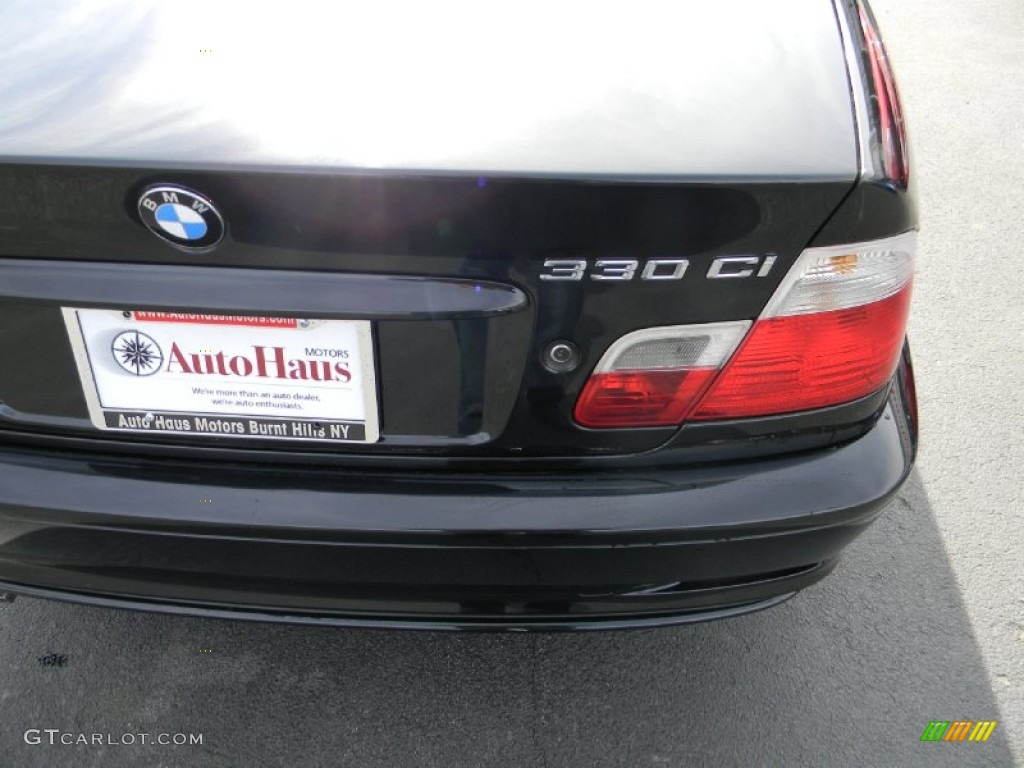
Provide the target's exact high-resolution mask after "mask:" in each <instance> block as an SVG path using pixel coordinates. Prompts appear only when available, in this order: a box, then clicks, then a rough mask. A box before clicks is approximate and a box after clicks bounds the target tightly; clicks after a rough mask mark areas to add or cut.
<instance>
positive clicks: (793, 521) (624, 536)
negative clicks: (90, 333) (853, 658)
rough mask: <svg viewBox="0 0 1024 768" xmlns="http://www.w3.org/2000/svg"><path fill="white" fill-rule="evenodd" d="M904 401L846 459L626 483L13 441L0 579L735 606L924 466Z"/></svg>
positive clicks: (369, 607)
mask: <svg viewBox="0 0 1024 768" xmlns="http://www.w3.org/2000/svg"><path fill="white" fill-rule="evenodd" d="M901 384H903V385H902V386H901ZM911 397H912V395H911ZM907 403H908V390H907V387H906V386H905V382H903V381H902V374H901V376H898V377H897V384H896V386H893V387H892V390H891V393H890V396H889V400H888V402H887V404H886V406H885V409H884V411H883V413H882V416H881V418H879V420H878V421H877V422H876V423H875V425H874V426H873V427H872V428H871V429H870V431H868V432H867V433H866V434H865V435H863V436H862V437H861V438H859V439H857V440H854V441H852V442H849V443H847V444H845V445H842V446H840V447H836V448H831V449H828V450H824V451H816V452H810V453H804V454H799V455H794V456H788V457H782V458H773V459H768V460H757V461H745V462H735V463H730V464H727V465H710V466H698V467H689V468H684V469H664V468H661V469H655V468H652V469H644V470H632V471H629V472H625V471H622V472H613V471H608V472H595V471H593V470H589V471H579V472H575V473H571V472H560V473H557V474H555V473H552V474H539V473H534V474H525V473H515V474H514V473H508V474H500V475H499V474H494V473H472V474H467V473H460V474H458V475H455V474H451V473H432V474H428V473H411V472H405V473H394V472H391V473H388V474H381V475H375V474H372V473H368V472H360V473H358V474H357V473H352V474H346V473H342V472H339V471H337V470H330V471H328V470H316V469H313V468H309V469H298V468H296V469H291V470H282V469H281V468H274V469H273V470H268V469H266V468H262V469H261V468H254V467H246V466H223V465H218V466H210V465H207V464H202V463H198V462H197V463H188V462H181V461H168V460H162V461H155V460H152V459H131V458H125V457H99V456H91V455H90V456H82V455H71V454H55V453H52V452H38V451H29V450H14V449H4V450H0V589H5V590H8V591H11V592H15V593H23V594H29V595H37V596H44V597H56V598H60V599H66V600H73V601H78V602H84V603H94V604H103V605H112V606H118V607H131V608H142V609H148V610H161V611H168V612H176V613H190V614H197V615H213V616H222V617H223V616H228V617H233V618H249V619H259V620H277V621H292V622H308V623H328V624H340V625H352V626H376V627H402V628H405V627H419V628H429V629H453V628H490V629H523V628H536V629H587V628H619V627H627V626H650V625H661V624H675V623H685V622H689V621H698V620H706V619H709V618H719V617H722V616H729V615H735V614H737V613H743V612H747V611H751V610H756V609H758V608H762V607H766V606H768V605H772V604H775V603H778V602H781V601H782V600H784V599H786V598H787V597H789V596H790V595H792V594H793V593H794V592H796V591H797V590H799V589H802V588H803V587H806V586H808V585H810V584H812V583H814V582H815V581H817V580H818V579H820V578H822V577H823V576H824V575H825V574H827V573H828V571H829V570H830V569H831V568H832V567H833V565H834V564H835V562H836V560H837V558H838V556H839V554H840V552H841V551H842V549H843V548H844V547H845V546H846V545H847V544H848V543H849V542H850V541H851V540H852V539H853V538H855V537H856V536H857V535H858V534H859V533H860V532H861V531H862V530H863V529H864V528H865V527H866V526H867V525H868V524H869V523H870V522H871V521H872V520H873V519H874V518H875V517H876V516H877V515H878V514H879V513H880V512H881V511H882V509H883V508H884V506H885V504H886V503H887V502H888V501H889V499H890V498H891V497H892V495H893V494H894V493H895V492H896V491H897V490H898V489H899V487H900V486H901V484H902V483H903V482H904V480H905V479H906V477H907V475H908V473H909V471H910V468H911V465H912V462H913V456H914V447H915V443H916V432H915V424H914V415H913V413H912V402H911V411H908V408H907V407H906V405H907Z"/></svg>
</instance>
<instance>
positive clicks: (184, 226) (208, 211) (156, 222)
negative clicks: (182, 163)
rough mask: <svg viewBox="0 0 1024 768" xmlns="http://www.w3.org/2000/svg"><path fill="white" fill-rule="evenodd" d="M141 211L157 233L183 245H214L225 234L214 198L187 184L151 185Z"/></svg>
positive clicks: (144, 197) (141, 217) (191, 248)
mask: <svg viewBox="0 0 1024 768" xmlns="http://www.w3.org/2000/svg"><path fill="white" fill-rule="evenodd" d="M138 210H139V218H140V219H142V223H143V224H145V225H146V226H147V227H148V228H149V230H150V231H151V232H152V233H153V234H155V235H159V236H160V237H161V238H163V239H164V240H166V241H167V242H169V243H171V244H173V245H176V246H178V247H179V248H186V249H188V250H196V249H200V248H212V247H213V246H215V245H216V244H217V243H219V242H220V240H221V238H222V237H224V220H223V219H222V218H221V216H220V213H219V212H218V211H217V208H216V207H215V206H214V204H213V202H212V201H211V200H210V198H208V197H206V196H205V195H201V194H199V193H198V192H193V191H192V190H191V189H186V188H185V187H178V186H173V185H161V186H156V187H149V188H148V189H146V190H145V191H144V192H143V193H142V195H141V196H140V197H139V205H138Z"/></svg>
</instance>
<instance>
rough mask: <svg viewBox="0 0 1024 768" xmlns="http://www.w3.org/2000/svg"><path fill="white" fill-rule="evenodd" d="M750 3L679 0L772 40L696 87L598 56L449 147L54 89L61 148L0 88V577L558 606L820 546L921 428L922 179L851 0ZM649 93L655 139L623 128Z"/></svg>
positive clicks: (843, 539) (433, 615)
mask: <svg viewBox="0 0 1024 768" xmlns="http://www.w3.org/2000/svg"><path fill="white" fill-rule="evenodd" d="M736 4H737V5H745V4H744V3H743V2H742V0H737V3H736ZM69 5H71V4H70V3H69ZM812 5H813V6H815V8H814V10H813V11H811V10H809V9H810V7H811V6H812ZM753 7H756V6H753ZM680 13H683V12H682V11H681V12H680ZM689 13H691V14H695V12H689ZM750 13H751V15H750V17H749V18H747V20H746V21H735V20H733V21H730V19H729V18H728V17H729V14H728V12H727V11H726V10H721V11H709V12H708V14H709V15H708V16H707V17H706V18H704V19H701V18H700V14H696V15H694V16H693V18H691V19H690V21H691V22H693V23H696V22H698V21H703V23H704V24H705V25H706V27H707V32H708V36H709V39H711V40H714V39H718V38H720V37H721V36H723V35H728V34H729V32H730V24H734V25H735V26H734V27H732V31H733V33H734V34H735V36H736V39H737V40H739V41H756V40H760V39H761V38H763V37H768V38H771V39H773V40H775V41H776V42H777V44H778V49H777V50H781V51H782V53H781V54H780V53H778V52H777V50H776V49H772V48H771V47H770V46H769V47H768V48H765V49H764V50H762V49H760V48H757V47H752V48H750V50H749V51H748V52H747V56H746V60H745V61H744V62H743V64H744V66H743V67H741V66H739V65H738V64H733V65H731V66H730V67H724V65H723V67H724V68H723V71H722V72H720V73H719V75H718V77H719V78H720V79H721V80H722V83H721V85H720V88H719V89H718V90H712V91H709V90H708V89H707V87H706V84H705V83H704V80H705V79H706V78H701V79H698V78H696V77H692V76H691V77H692V80H690V81H686V82H690V83H691V84H690V85H686V84H685V83H684V85H683V86H680V88H679V92H678V93H666V92H662V91H659V88H661V87H662V86H659V85H657V83H653V84H651V85H649V86H648V87H647V89H646V90H645V89H644V88H643V87H641V86H642V84H640V85H637V87H636V92H635V93H633V94H632V95H631V96H630V97H629V98H624V99H623V98H622V96H621V94H619V95H618V96H616V92H615V91H614V89H610V90H607V92H606V93H605V92H602V93H603V95H602V99H606V100H611V98H612V96H616V98H620V99H622V102H621V103H620V104H619V105H618V106H617V107H616V109H618V110H619V111H618V112H617V113H616V115H617V121H613V122H614V126H613V128H614V130H612V129H610V128H608V126H597V127H595V128H593V129H592V130H589V132H588V130H585V126H587V125H588V123H587V119H586V114H584V113H581V115H582V118H581V119H580V120H579V121H577V122H574V123H573V124H572V126H571V128H572V130H568V126H567V125H564V126H562V127H558V126H554V125H549V126H548V128H547V131H548V133H541V134H538V136H541V137H542V138H537V137H534V138H533V139H531V138H530V136H529V134H528V132H527V133H523V134H516V135H514V136H512V138H511V139H508V138H506V139H505V141H506V143H505V144H501V143H500V142H498V140H497V139H495V143H496V147H497V148H496V149H488V150H487V152H490V153H491V154H489V155H488V154H486V153H485V154H480V152H483V150H479V151H477V150H474V151H475V152H477V154H473V152H471V151H469V150H467V151H466V154H465V155H459V156H452V157H453V158H454V159H450V160H449V162H448V163H447V164H445V163H444V162H443V153H442V154H437V152H438V150H437V147H438V146H441V145H440V144H437V143H436V142H435V143H431V141H429V140H428V139H426V138H425V139H424V140H423V141H422V142H421V143H420V145H417V144H416V142H411V144H412V146H413V147H414V148H417V147H418V151H419V152H420V154H419V155H415V154H413V155H409V156H408V157H412V158H413V161H410V160H408V159H406V160H404V161H397V160H396V161H394V162H393V164H391V165H387V164H385V165H382V166H381V167H371V166H372V164H370V163H368V164H365V165H362V166H361V165H359V164H353V163H352V162H350V161H347V160H343V159H341V158H342V156H343V155H344V154H345V152H348V151H349V149H348V148H346V147H345V146H343V145H342V143H340V140H339V143H338V145H337V146H338V153H337V156H336V157H334V158H333V159H332V158H324V159H322V160H321V161H318V162H314V161H312V160H310V159H309V158H308V157H306V156H304V155H303V147H301V146H300V145H299V144H296V146H295V148H294V150H293V151H292V153H291V154H287V153H284V154H282V153H277V154H274V153H273V152H264V151H263V150H262V149H260V150H255V149H251V148H249V147H248V146H247V145H242V146H241V147H240V148H239V147H238V146H234V145H232V148H231V149H221V148H220V147H221V145H220V144H217V142H214V143H213V144H210V145H207V144H204V143H203V142H198V143H196V144H194V145H190V143H189V142H190V141H196V140H197V139H198V137H199V136H200V134H197V133H195V131H194V129H193V128H192V127H191V126H192V123H191V122H189V120H188V119H186V118H187V115H184V116H180V117H177V118H174V117H172V118H168V119H169V122H168V123H167V124H166V125H162V126H160V127H159V128H158V130H157V133H158V134H159V136H160V138H161V141H162V142H163V143H162V144H153V145H152V146H150V145H145V146H143V145H137V144H133V143H132V142H133V139H131V138H126V137H125V134H123V133H121V132H119V131H117V130H108V129H106V128H102V129H98V128H95V127H94V128H92V129H91V130H92V133H91V134H90V137H89V139H88V140H87V141H79V139H78V137H77V136H76V135H75V134H74V132H73V131H72V130H71V129H70V126H69V125H65V123H67V122H68V121H73V119H74V116H75V114H76V110H83V109H84V110H85V111H84V112H82V113H81V114H83V115H86V116H87V115H88V109H87V108H83V107H82V106H81V105H78V104H71V105H67V106H66V108H65V109H64V110H63V112H62V111H61V109H60V108H59V106H58V105H57V104H56V103H55V104H54V106H53V110H52V111H51V112H45V111H44V112H37V113H35V118H36V120H37V121H38V122H39V135H40V136H44V137H45V136H52V135H54V132H56V133H57V134H59V136H60V137H61V138H60V139H59V140H58V141H57V142H56V145H55V146H49V147H48V146H45V145H44V144H43V142H42V139H40V140H38V141H36V140H34V139H33V138H32V133H31V128H32V126H31V124H30V123H29V122H28V121H27V120H24V119H23V120H21V122H19V120H18V118H17V117H15V118H11V119H9V121H8V123H7V125H6V126H4V125H2V124H0V159H2V162H3V164H2V165H0V361H3V362H2V366H3V367H2V368H0V586H3V588H4V589H6V590H9V591H11V592H15V593H24V594H35V595H42V596H53V597H60V598H64V599H72V600H81V601H86V602H93V603H106V604H114V605H122V606H126V607H142V608H157V609H160V610H168V611H182V612H199V613H212V614H218V613H219V614H223V615H232V616H238V617H249V618H269V617H272V618H275V619H281V620H291V621H313V622H321V621H327V622H336V623H346V624H368V625H375V626H431V627H438V626H441V627H546V628H570V627H571V628H584V627H615V626H637V625H647V624H663V623H678V622H682V621H691V620H699V619H706V618H711V617H717V616H724V615H731V614H735V613H740V612H744V611H749V610H753V609H756V608H758V607H763V606H766V605H770V604H773V603H776V602H778V601H780V600H782V599H785V598H786V597H788V596H790V595H791V594H793V593H794V592H795V591H797V590H799V589H800V588H803V587H805V586H807V585H809V584H811V583H813V582H814V581H816V580H817V579H819V578H821V577H822V576H824V575H825V574H826V573H827V572H828V571H829V570H830V569H831V568H832V567H833V566H834V564H835V562H836V559H837V558H838V556H839V553H840V551H841V550H842V548H843V546H845V544H846V543H847V542H848V541H849V540H851V539H852V538H853V537H855V536H856V535H857V534H858V533H859V532H860V531H861V530H863V528H864V526H866V525H867V524H868V523H870V521H871V520H872V519H873V518H874V517H875V516H876V515H877V514H879V513H880V512H881V510H882V509H883V507H884V505H885V503H886V502H887V501H888V500H889V498H890V497H891V496H892V494H894V493H895V492H896V491H897V489H898V488H899V486H900V485H901V484H902V482H903V481H904V480H905V478H906V476H907V474H908V472H909V470H910V466H911V464H912V461H913V455H914V449H915V445H916V430H917V424H916V405H915V401H914V395H913V376H912V369H911V367H910V359H909V352H908V350H907V347H906V344H905V341H904V334H905V325H906V313H907V311H908V307H909V298H910V285H911V275H912V270H913V263H914V250H915V243H914V237H913V230H914V229H915V228H916V213H915V208H914V204H913V196H912V187H911V180H910V178H909V175H908V170H907V157H906V147H905V138H904V136H903V128H902V114H901V112H900V110H899V104H898V98H897V96H896V94H895V90H894V87H893V84H892V79H891V74H890V73H889V71H888V65H887V62H886V61H885V58H884V50H883V49H881V47H880V44H878V43H877V39H876V38H875V36H876V35H877V33H876V32H875V30H874V26H873V22H872V21H871V18H870V15H869V13H868V12H867V10H866V8H864V7H863V6H862V5H861V4H860V3H854V2H851V3H837V5H836V8H835V9H833V8H831V7H829V6H828V4H822V3H816V4H810V3H809V4H808V8H807V9H803V15H801V14H799V13H797V12H796V11H795V10H794V11H792V12H786V13H781V15H777V16H771V15H766V14H764V12H763V10H762V11H754V10H751V11H750ZM603 23H604V24H606V25H607V28H606V33H607V34H611V31H610V30H612V29H613V28H614V26H615V23H616V22H615V19H612V18H608V19H604V20H603ZM160 29H161V27H160V25H159V24H156V23H155V22H154V21H153V19H152V18H150V17H148V16H146V17H140V18H139V19H138V21H137V22H136V26H135V27H132V28H131V29H129V30H124V31H123V34H129V33H131V35H132V39H135V37H137V36H145V35H149V36H150V37H149V38H147V39H151V40H156V41H157V42H155V43H154V44H158V43H159V34H160V31H159V30H160ZM716 35H717V36H718V37H716ZM29 37H30V39H31V35H30V36H29ZM40 44H41V45H42V43H40ZM752 45H753V44H752ZM584 49H585V50H590V49H589V48H586V46H584ZM591 53H594V52H593V51H591ZM659 55H660V54H659ZM687 55H690V56H692V55H693V54H692V53H691V54H687ZM39 56H40V60H43V59H45V58H46V57H45V56H44V55H43V53H40V54H39ZM95 63H96V66H97V67H98V66H100V64H99V62H98V60H97V61H96V62H95ZM653 63H654V62H652V64H653ZM814 67H818V69H814ZM142 71H143V72H146V71H147V70H146V68H145V67H142ZM528 74H529V73H527V76H528ZM35 76H36V75H31V76H30V75H29V74H27V73H25V74H24V83H26V84H27V83H29V82H31V77H35ZM145 77H148V75H145V76H144V75H137V78H141V79H142V82H143V83H148V82H150V81H149V80H145ZM367 77H370V78H371V79H372V77H373V75H372V74H371V75H367ZM381 77H382V78H385V79H386V75H381ZM495 77H497V75H495ZM765 78H766V79H765ZM556 79H557V78H556ZM654 80H656V81H658V82H661V78H660V76H659V77H658V78H654ZM684 80H685V77H684ZM748 81H749V82H748ZM540 82H542V81H538V88H540V85H539V83H540ZM137 84H138V83H136V85H137ZM297 87H298V86H297ZM304 87H307V88H309V87H311V86H309V85H308V84H307V85H306V86H304ZM353 87H354V86H353ZM765 89H768V91H769V92H770V94H775V95H769V96H766V97H764V98H768V99H769V100H770V101H772V102H773V103H774V107H775V109H776V110H777V111H778V114H769V115H767V116H765V117H764V119H763V123H764V124H763V125H760V126H758V125H753V124H750V123H744V125H745V126H746V127H745V130H744V131H741V132H738V133H736V131H735V125H736V123H735V122H734V121H732V120H731V118H730V115H729V114H722V112H723V108H724V107H725V106H726V105H727V104H729V103H731V102H730V99H732V98H733V97H734V96H737V95H739V94H741V93H746V94H748V97H749V98H754V97H755V95H756V94H758V93H763V92H764V91H765ZM772 89H774V90H772ZM584 90H585V89H584ZM27 92H28V91H27V86H26V88H23V89H22V90H21V91H19V90H17V88H12V89H8V90H7V91H0V98H3V99H5V100H12V101H14V103H15V104H20V103H24V104H28V105H29V107H26V111H27V112H29V113H31V108H30V107H31V104H32V103H31V102H30V101H28V100H27V98H28V97H27ZM360 92H361V91H360ZM125 93H136V91H133V90H131V89H130V88H127V87H126V90H125V91H124V93H122V94H121V98H120V100H119V99H116V98H114V97H113V96H112V95H111V94H110V93H107V94H106V97H107V101H106V103H107V105H108V108H109V109H110V110H111V111H112V113H113V114H119V112H118V110H122V107H121V106H120V105H122V104H123V101H124V98H127V97H126V96H125V95H124V94H125ZM311 93H312V92H311ZM709 93H713V94H715V98H717V99H719V103H715V104H709V103H707V101H706V100H707V99H708V98H711V97H710V96H709V95H708V94H709ZM641 96H643V98H644V99H648V100H649V102H648V101H643V99H641V98H640V97H641ZM407 97H409V96H408V94H407ZM318 98H327V97H326V96H324V95H323V94H320V95H319V96H318ZM409 98H411V97H409ZM522 98H524V97H521V96H517V95H515V94H512V95H510V99H511V100H512V101H513V102H515V103H517V104H519V102H520V101H521V99H522ZM638 99H639V100H638ZM652 104H654V105H655V106H651V105H652ZM520 106H521V104H520ZM712 106H714V107H717V108H718V109H717V111H716V110H714V109H712V110H711V112H710V113H709V112H708V111H707V108H708V107H712ZM323 110H324V107H323V106H322V105H321V106H319V107H317V106H315V105H313V104H312V103H311V104H310V117H311V118H315V117H316V116H317V115H318V114H319V115H321V116H322V113H323ZM122 111H123V110H122ZM212 111H213V112H216V110H212ZM733 111H734V112H736V113H737V114H736V115H735V117H736V118H737V119H741V118H742V117H743V116H744V115H746V114H747V113H746V111H745V110H743V109H740V108H738V107H737V108H736V109H734V110H733ZM332 114H333V113H332ZM360 115H361V116H360V117H359V120H361V121H362V122H363V123H366V124H367V125H373V118H372V115H371V116H370V117H367V116H366V115H365V114H362V113H360ZM641 115H643V118H642V119H641V118H640V116H641ZM700 115H704V116H705V119H706V120H707V125H705V126H703V127H696V126H697V124H696V123H689V122H687V120H690V119H696V118H697V117H698V116H700ZM708 115H715V116H714V117H711V116H708ZM672 116H674V118H673V119H676V120H680V121H682V122H680V123H679V124H678V126H677V129H678V130H680V131H682V130H684V128H689V133H690V134H691V135H690V137H689V138H688V139H685V140H677V139H672V140H671V141H679V142H680V143H679V145H678V146H679V150H678V151H679V152H680V153H681V154H678V155H676V156H675V157H674V158H673V156H671V155H670V154H668V153H665V152H651V151H648V148H647V146H646V143H647V142H651V141H654V140H655V139H656V138H657V136H656V135H655V134H658V130H662V131H663V133H662V134H658V135H660V136H662V140H663V141H666V142H667V141H670V140H669V139H668V138H665V137H668V136H670V135H671V134H670V133H669V129H671V127H672V123H671V122H665V121H667V120H669V118H670V117H672ZM520 118H521V116H520ZM481 119H485V118H481ZM48 121H50V122H48ZM86 122H88V121H86ZM456 122H457V121H454V119H453V124H454V123H456ZM741 122H742V119H741ZM545 124H546V123H545V120H544V119H542V118H541V116H539V115H538V118H537V120H536V125H537V126H540V127H538V128H537V130H541V128H542V127H543V126H544V125H545ZM437 125H441V126H444V125H447V123H446V122H445V121H444V120H443V119H442V118H441V117H439V116H438V115H436V114H430V115H429V116H426V117H424V121H423V124H422V125H421V126H419V127H417V125H416V124H415V123H413V124H410V125H409V126H408V128H407V130H408V131H410V132H413V133H415V132H416V131H417V130H421V131H422V132H423V134H424V136H427V134H428V132H429V131H430V130H431V126H435V127H436V126H437ZM62 126H63V127H62ZM247 128H248V129H250V130H256V132H257V134H259V130H258V128H259V126H255V127H254V126H252V125H249V126H247ZM48 129H52V130H48ZM58 129H60V130H58ZM218 130H220V129H218ZM574 132H578V133H574ZM723 132H726V133H725V134H724V135H723ZM385 133H386V137H387V136H391V134H390V133H387V132H385ZM734 133H735V135H733V134H734ZM203 135H204V136H205V137H206V138H209V137H210V134H209V133H207V134H203ZM213 135H214V137H216V136H217V135H219V136H220V137H221V139H223V141H224V142H227V141H228V140H229V139H230V135H229V134H228V133H225V132H224V131H223V130H221V133H220V134H216V132H214V134H213ZM270 135H271V132H269V129H268V131H267V132H266V136H268V137H269V136H270ZM318 135H319V134H318ZM354 135H355V134H354ZM358 136H361V137H362V138H361V139H360V140H363V141H365V140H366V139H365V136H363V135H362V134H358ZM403 136H404V134H403ZM544 136H546V137H547V138H543V137H544ZM613 136H614V137H619V138H615V139H614V140H613V139H612V138H611V137H613ZM552 137H554V138H552ZM622 137H624V138H622ZM768 138H772V139H773V141H774V143H766V142H765V141H764V140H766V139H768ZM34 141H35V143H33V142H34ZM353 141H354V139H353ZM389 141H393V142H396V143H398V144H401V143H402V142H407V143H408V140H407V139H405V138H401V139H399V138H395V139H393V140H392V139H389ZM531 142H533V143H531ZM190 146H192V148H191V149H190ZM227 146H228V144H226V143H225V144H223V147H227ZM325 146H329V147H333V146H334V145H333V144H330V143H328V144H327V145H325ZM382 146H385V147H386V148H387V149H388V150H389V151H391V150H392V148H393V146H394V144H386V145H382ZM481 146H484V145H481ZM673 146H675V145H673ZM5 147H6V148H7V149H6V151H5ZM168 147H169V148H170V149H167V148H168ZM211 147H212V148H211ZM531 148H533V150H534V154H532V155H531ZM701 148H703V150H702V149H701ZM556 150H557V151H556ZM382 151H383V150H382ZM218 152H223V153H224V155H223V157H218ZM432 152H433V153H434V154H431V153H432ZM616 152H618V153H619V154H618V155H616V154H615V153H616ZM396 156H397V155H396ZM438 158H441V159H438ZM487 158H489V161H487V160H486V159H487ZM524 158H525V159H524ZM531 158H532V159H531ZM624 158H625V159H624ZM630 163H632V165H630ZM715 168H717V169H719V170H718V171H717V172H713V171H712V169H715ZM631 169H632V171H631Z"/></svg>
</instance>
